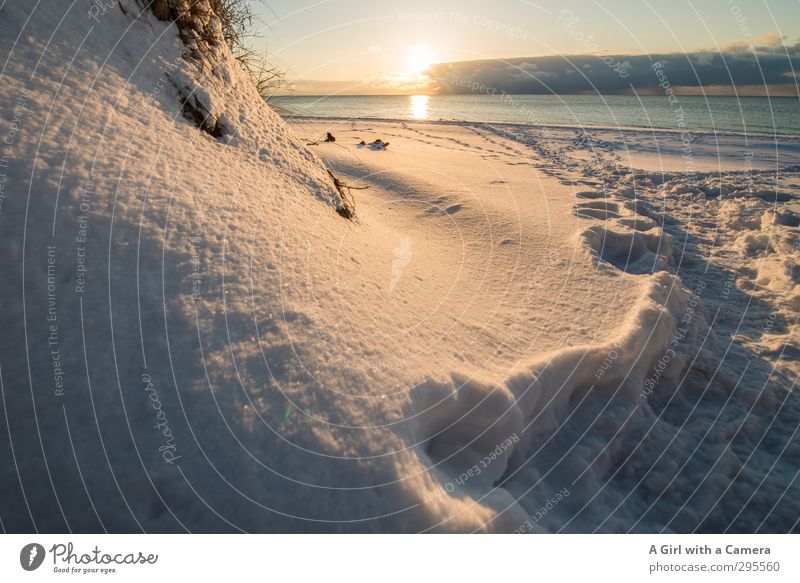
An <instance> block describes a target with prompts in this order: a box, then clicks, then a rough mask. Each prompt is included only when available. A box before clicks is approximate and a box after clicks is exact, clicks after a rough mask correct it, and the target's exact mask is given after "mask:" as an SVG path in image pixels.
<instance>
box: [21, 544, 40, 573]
mask: <svg viewBox="0 0 800 583" xmlns="http://www.w3.org/2000/svg"><path fill="white" fill-rule="evenodd" d="M44 555H45V552H44V547H43V546H42V545H40V544H39V543H29V544H27V545H25V546H24V547H22V550H21V551H20V552H19V564H20V565H22V568H23V569H25V570H26V571H35V570H36V569H38V568H39V567H41V566H42V563H43V562H44Z"/></svg>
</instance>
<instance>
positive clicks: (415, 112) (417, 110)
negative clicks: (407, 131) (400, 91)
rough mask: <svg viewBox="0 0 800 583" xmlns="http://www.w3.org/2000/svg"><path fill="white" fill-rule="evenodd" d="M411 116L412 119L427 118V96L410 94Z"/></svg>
mask: <svg viewBox="0 0 800 583" xmlns="http://www.w3.org/2000/svg"><path fill="white" fill-rule="evenodd" d="M411 117H413V118H414V119H428V96H427V95H412V96H411Z"/></svg>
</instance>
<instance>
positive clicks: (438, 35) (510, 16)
mask: <svg viewBox="0 0 800 583" xmlns="http://www.w3.org/2000/svg"><path fill="white" fill-rule="evenodd" d="M252 4H253V7H254V11H255V12H256V14H257V16H258V23H257V26H258V27H259V28H260V29H261V32H260V36H261V38H260V39H259V40H258V41H255V42H256V46H257V47H258V48H260V49H262V50H263V49H264V48H265V47H266V49H267V51H268V53H269V54H270V57H271V58H272V59H273V60H274V61H275V62H277V63H278V64H279V65H280V66H281V67H282V68H284V69H285V70H286V71H287V75H288V77H289V78H290V79H291V80H297V79H301V80H305V81H306V83H305V85H303V84H300V85H298V87H300V88H301V91H302V92H312V93H315V92H323V93H327V92H330V91H331V90H334V91H335V90H341V89H340V88H341V87H347V86H349V85H352V83H350V82H353V81H364V80H366V81H367V82H368V86H369V87H370V88H372V89H375V90H376V91H381V89H380V88H381V87H385V86H393V85H407V84H409V83H411V84H413V83H414V82H415V79H416V78H417V77H419V75H418V73H419V69H420V68H422V67H423V66H424V65H425V64H427V63H428V62H432V61H439V62H443V61H461V60H471V59H487V58H490V59H493V58H511V57H524V56H541V55H551V54H586V53H590V52H596V51H600V52H604V53H610V54H623V53H632V54H641V53H659V52H688V51H694V50H698V49H714V48H716V47H721V48H726V47H727V46H728V45H731V44H732V43H746V44H749V43H755V42H756V39H759V38H760V37H764V38H767V39H772V40H773V42H774V40H775V39H777V38H779V36H785V37H787V39H786V40H787V42H788V43H795V42H797V41H798V40H800V39H798V36H799V35H800V0H770V1H764V0H702V1H700V0H695V1H693V2H687V1H686V0H641V1H636V0H634V1H632V0H627V1H626V0H598V1H595V2H593V1H577V0H535V1H530V2H529V1H527V0H495V1H488V0H438V1H436V0H428V1H424V0H407V1H403V2H388V1H382V0H372V1H364V0H321V1H320V0H268V4H269V7H270V8H266V7H265V6H264V5H263V4H261V3H260V2H259V1H257V0H253V2H252ZM563 10H567V11H569V12H568V13H566V12H562V11H563ZM765 35H769V36H765ZM318 81H323V82H324V83H317V82H318ZM368 92H372V91H368Z"/></svg>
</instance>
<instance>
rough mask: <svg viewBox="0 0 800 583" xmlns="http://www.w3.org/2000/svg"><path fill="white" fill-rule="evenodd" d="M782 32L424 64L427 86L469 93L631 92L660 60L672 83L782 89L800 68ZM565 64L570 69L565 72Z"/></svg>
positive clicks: (797, 47) (652, 84)
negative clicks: (736, 39)
mask: <svg viewBox="0 0 800 583" xmlns="http://www.w3.org/2000/svg"><path fill="white" fill-rule="evenodd" d="M786 42H787V39H786V37H781V36H778V35H774V34H770V35H764V36H762V37H759V38H756V39H754V40H753V43H754V44H751V45H748V46H747V48H746V49H742V48H740V47H738V46H731V45H729V47H728V49H727V50H724V51H716V52H714V51H697V52H693V53H665V54H654V55H606V54H599V53H598V54H582V55H563V56H545V57H520V58H513V59H505V60H480V61H461V62H451V63H439V64H436V65H433V66H432V67H431V68H430V69H429V70H428V76H429V78H430V80H431V85H430V89H431V90H432V91H435V92H438V93H444V94H449V93H460V94H464V93H472V92H474V89H473V88H474V87H488V88H490V89H491V90H493V91H495V92H501V91H504V92H506V93H522V94H525V93H528V94H549V93H557V94H558V93H561V94H569V93H587V92H596V93H629V92H631V91H633V90H636V91H639V90H644V91H645V92H647V91H650V90H654V89H661V90H662V91H663V88H659V84H660V83H663V81H664V77H661V78H660V77H659V76H657V75H656V72H655V71H654V69H653V65H654V63H656V62H658V63H661V65H662V67H663V69H662V71H663V73H664V74H665V75H666V79H667V81H668V82H669V85H670V86H671V87H673V88H679V87H680V88H695V89H699V88H702V87H706V86H713V87H714V88H715V89H714V90H715V92H717V93H719V92H720V91H721V89H720V88H725V87H727V88H728V92H732V88H733V87H737V88H738V87H748V88H751V89H752V88H758V87H778V86H780V87H781V89H782V90H783V91H782V92H783V93H784V94H785V93H786V92H787V91H786V89H794V87H795V83H796V78H795V76H794V74H793V71H800V43H796V44H794V45H788V44H786ZM565 69H568V70H570V71H573V72H574V73H571V74H564V71H565Z"/></svg>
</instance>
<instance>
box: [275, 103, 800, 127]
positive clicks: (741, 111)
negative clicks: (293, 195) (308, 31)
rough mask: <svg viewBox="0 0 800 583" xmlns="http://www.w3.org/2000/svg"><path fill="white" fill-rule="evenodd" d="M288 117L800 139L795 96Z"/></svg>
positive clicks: (435, 106) (301, 106)
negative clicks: (640, 129) (653, 131)
mask: <svg viewBox="0 0 800 583" xmlns="http://www.w3.org/2000/svg"><path fill="white" fill-rule="evenodd" d="M269 102H270V103H271V104H273V105H276V106H277V109H278V110H279V111H280V112H281V114H282V115H284V116H285V117H291V116H311V117H341V118H380V119H394V120H408V121H411V120H432V121H443V120H444V121H469V122H486V123H523V124H535V125H539V124H541V125H570V126H601V127H613V128H619V127H631V128H658V129H675V130H681V131H687V130H688V131H697V132H733V133H746V134H770V135H775V134H779V135H792V136H797V135H800V99H798V98H797V97H727V96H726V97H719V96H714V97H705V96H677V98H673V99H672V100H669V99H667V98H666V97H665V96H661V95H648V96H632V95H606V96H604V95H508V94H505V95H380V96H375V95H373V96H359V95H334V96H324V97H323V96H294V95H292V96H280V97H277V96H276V97H272V98H270V99H269Z"/></svg>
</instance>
